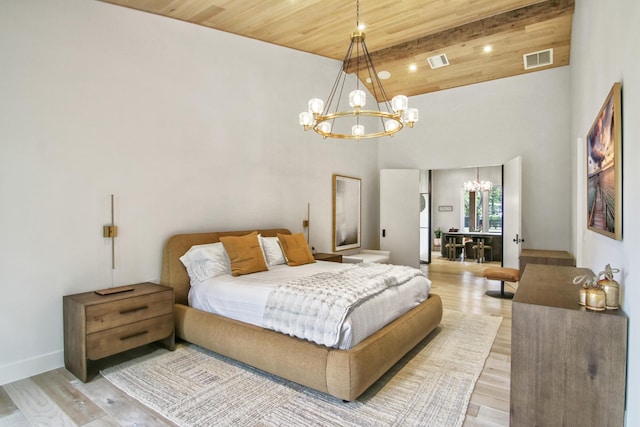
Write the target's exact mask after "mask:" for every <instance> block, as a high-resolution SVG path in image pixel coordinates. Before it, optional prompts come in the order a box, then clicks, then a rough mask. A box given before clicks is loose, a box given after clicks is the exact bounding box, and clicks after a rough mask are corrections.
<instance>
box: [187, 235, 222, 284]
mask: <svg viewBox="0 0 640 427" xmlns="http://www.w3.org/2000/svg"><path fill="white" fill-rule="evenodd" d="M180 261H181V262H182V264H183V265H184V266H185V268H186V269H187V273H188V274H189V277H190V278H191V280H192V281H193V280H200V281H203V280H207V279H210V278H212V277H216V276H220V275H223V274H231V261H230V260H229V256H228V255H227V251H225V250H224V246H223V245H222V243H221V242H216V243H209V244H206V245H196V246H192V247H191V248H189V250H188V251H187V253H185V254H184V255H182V256H181V257H180Z"/></svg>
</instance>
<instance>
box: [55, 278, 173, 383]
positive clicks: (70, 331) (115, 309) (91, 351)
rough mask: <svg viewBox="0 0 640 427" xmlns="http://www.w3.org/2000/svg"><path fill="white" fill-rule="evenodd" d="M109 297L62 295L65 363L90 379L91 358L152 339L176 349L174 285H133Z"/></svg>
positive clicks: (116, 351) (93, 293)
mask: <svg viewBox="0 0 640 427" xmlns="http://www.w3.org/2000/svg"><path fill="white" fill-rule="evenodd" d="M131 287H132V288H133V290H131V291H127V292H122V293H115V294H111V295H98V294H97V293H95V292H85V293H81V294H75V295H67V296H65V297H63V309H64V365H65V367H66V368H67V369H68V370H69V371H70V372H71V373H72V374H73V375H75V376H76V377H78V378H79V379H80V380H82V381H84V382H86V381H87V359H89V360H98V359H102V358H104V357H107V356H111V355H114V354H116V353H120V352H122V351H125V350H129V349H132V348H135V347H139V346H141V345H144V344H148V343H151V342H154V341H161V343H162V344H163V345H164V346H166V347H168V348H169V349H171V350H173V348H174V346H175V338H174V328H173V325H174V320H173V288H171V287H169V286H162V285H157V284H155V283H140V284H137V285H131Z"/></svg>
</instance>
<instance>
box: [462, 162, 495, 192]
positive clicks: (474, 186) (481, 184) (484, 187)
mask: <svg viewBox="0 0 640 427" xmlns="http://www.w3.org/2000/svg"><path fill="white" fill-rule="evenodd" d="M492 185H493V184H491V181H480V168H476V179H475V181H466V182H465V183H464V191H467V192H469V193H471V192H484V191H491V186H492Z"/></svg>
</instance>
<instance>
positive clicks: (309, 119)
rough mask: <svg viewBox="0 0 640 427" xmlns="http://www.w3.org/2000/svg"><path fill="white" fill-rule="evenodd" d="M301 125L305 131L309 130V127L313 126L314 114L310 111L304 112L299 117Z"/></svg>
mask: <svg viewBox="0 0 640 427" xmlns="http://www.w3.org/2000/svg"><path fill="white" fill-rule="evenodd" d="M299 119H300V125H301V126H303V127H304V130H307V129H309V126H311V125H312V124H313V114H312V113H310V112H309V111H303V112H302V113H300V116H299Z"/></svg>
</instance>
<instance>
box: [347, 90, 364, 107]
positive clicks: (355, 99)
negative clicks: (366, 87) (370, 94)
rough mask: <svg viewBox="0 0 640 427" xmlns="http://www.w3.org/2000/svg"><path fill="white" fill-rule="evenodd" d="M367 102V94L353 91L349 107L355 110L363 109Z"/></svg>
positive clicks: (361, 91)
mask: <svg viewBox="0 0 640 427" xmlns="http://www.w3.org/2000/svg"><path fill="white" fill-rule="evenodd" d="M366 102H367V94H366V93H365V92H364V91H363V90H359V89H356V90H352V91H351V93H349V105H351V106H352V107H353V108H361V107H364V104H366Z"/></svg>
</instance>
